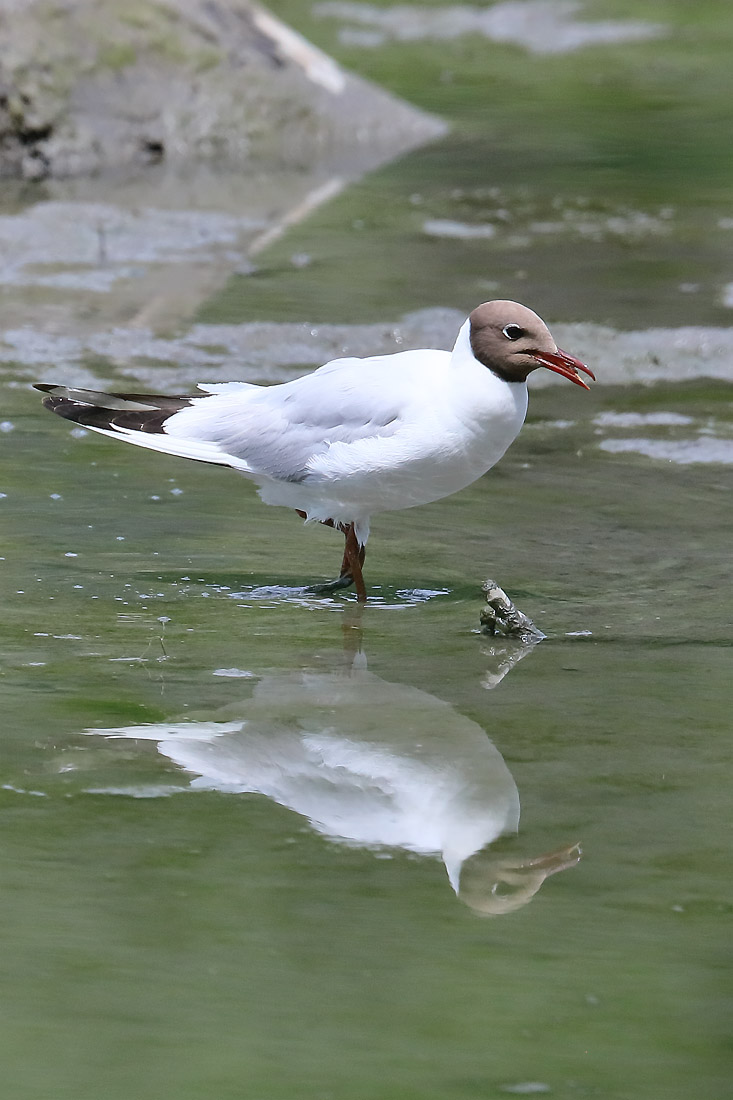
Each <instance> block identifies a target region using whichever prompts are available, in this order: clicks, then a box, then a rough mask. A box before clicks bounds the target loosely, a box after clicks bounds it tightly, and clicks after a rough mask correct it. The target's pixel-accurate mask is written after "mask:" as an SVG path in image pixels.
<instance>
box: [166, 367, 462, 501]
mask: <svg viewBox="0 0 733 1100" xmlns="http://www.w3.org/2000/svg"><path fill="white" fill-rule="evenodd" d="M435 357H437V360H436V359H435ZM449 358H450V355H449V353H448V352H435V351H427V352H426V351H422V352H417V351H415V352H401V353H398V354H397V355H385V356H375V357H373V358H370V359H337V360H334V361H333V362H331V363H327V364H326V365H325V366H323V367H321V368H319V370H317V371H314V372H313V374H308V375H304V376H302V377H301V378H296V379H294V380H293V381H292V382H286V383H283V384H282V385H278V386H270V387H258V388H256V389H251V390H243V389H233V390H231V391H230V390H229V388H228V387H226V386H223V387H221V388H219V389H218V392H217V393H215V394H212V395H211V396H210V397H205V398H200V399H196V398H194V399H193V400H192V402H191V404H190V406H188V407H186V408H183V409H181V410H180V411H179V412H177V413H175V415H174V416H172V417H171V418H170V419H169V420H168V421H167V423H166V425H165V432H166V436H167V437H168V438H170V439H171V440H172V441H174V440H175V441H178V440H184V439H186V440H190V441H192V442H193V441H200V442H201V443H205V444H206V445H207V446H210V445H212V444H213V445H214V446H215V447H216V448H217V449H218V450H219V451H220V452H221V453H222V454H225V455H227V456H229V459H230V464H231V465H232V466H235V467H236V468H238V469H240V470H242V471H243V472H250V473H253V474H262V475H264V476H266V477H269V478H275V479H277V480H281V481H302V480H303V479H304V478H306V477H307V475H308V472H309V467H310V465H311V464H312V463H313V462H314V460H316V459H317V458H318V456H320V455H324V454H326V453H327V452H328V451H329V449H330V448H331V447H333V446H334V445H336V444H340V445H344V444H346V445H348V444H354V443H358V442H360V441H362V440H366V439H374V440H377V439H379V438H383V439H385V438H390V437H392V436H394V435H396V434H397V433H399V432H400V431H401V430H402V429H404V427H405V425H406V424H407V423H408V422H409V420H410V416H411V412H412V410H413V409H415V408H416V407H417V406H419V405H420V404H421V402H422V401H424V388H425V381H426V379H425V375H426V374H428V373H430V367H433V368H435V367H436V366H441V367H444V366H445V363H446V362H447V360H449ZM428 360H430V362H428Z"/></svg>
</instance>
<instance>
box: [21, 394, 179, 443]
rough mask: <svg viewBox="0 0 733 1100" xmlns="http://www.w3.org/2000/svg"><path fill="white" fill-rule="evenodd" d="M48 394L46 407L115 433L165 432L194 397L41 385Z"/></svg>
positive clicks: (97, 428) (68, 418)
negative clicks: (109, 391) (176, 414)
mask: <svg viewBox="0 0 733 1100" xmlns="http://www.w3.org/2000/svg"><path fill="white" fill-rule="evenodd" d="M34 388H35V389H37V390H40V391H41V392H42V393H45V394H46V396H45V397H44V399H43V404H44V406H45V408H47V409H50V410H51V412H55V413H56V415H57V416H63V418H64V419H65V420H73V421H74V423H75V424H83V425H84V427H85V428H95V429H96V430H97V431H99V430H105V431H107V432H111V433H115V432H118V431H120V430H127V431H134V432H155V433H162V432H163V431H164V427H163V426H164V424H165V422H166V420H167V419H168V417H169V416H171V415H172V414H173V413H175V412H179V411H180V410H181V409H185V408H186V407H187V406H188V405H190V404H191V398H190V397H166V396H164V395H162V394H152V393H102V392H101V391H100V390H82V389H72V388H71V387H68V386H49V385H46V384H44V383H37V384H36V386H35V387H34Z"/></svg>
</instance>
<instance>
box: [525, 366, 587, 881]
mask: <svg viewBox="0 0 733 1100" xmlns="http://www.w3.org/2000/svg"><path fill="white" fill-rule="evenodd" d="M581 385H585V383H581ZM587 388H588V387H587V386H586V389H587ZM582 854H583V849H582V848H581V847H580V845H579V844H569V845H568V847H567V848H559V849H558V850H557V851H556V852H545V854H544V855H543V856H537V858H536V859H528V860H527V861H526V862H525V863H523V864H522V868H523V869H527V870H529V869H530V868H531V869H532V870H533V871H544V873H545V874H544V877H545V878H547V876H548V875H554V874H556V873H557V872H558V871H565V870H567V868H568V867H574V866H575V864H576V863H578V862H579V860H580V857H581V856H582Z"/></svg>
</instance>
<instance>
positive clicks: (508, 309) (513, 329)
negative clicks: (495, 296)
mask: <svg viewBox="0 0 733 1100" xmlns="http://www.w3.org/2000/svg"><path fill="white" fill-rule="evenodd" d="M468 319H469V322H470V339H471V350H472V351H473V354H474V356H475V358H476V359H477V360H478V361H479V363H482V364H483V366H485V367H488V368H489V370H491V371H493V372H494V374H498V376H499V378H503V379H504V381H505V382H526V380H527V376H528V375H529V374H530V373H531V372H532V371H533V370H536V369H537V368H538V367H547V369H548V370H551V371H554V372H555V374H561V375H562V376H563V378H569V379H570V381H571V382H575V384H576V386H582V387H583V388H584V389H586V390H587V389H588V388H589V387H588V386H587V385H586V383H585V382H584V381H583V379H582V378H581V377H580V374H579V373H578V371H582V372H583V373H584V374H587V375H588V376H589V377H590V378H592V379H593V381H594V382H595V375H594V374H593V371H592V370H590V369H589V368H588V367H586V365H585V363H581V361H580V359H576V358H575V356H574V355H568V354H567V353H566V352H564V351H560V349H559V348H558V346H557V344H556V343H555V341H554V340H553V339H552V335H551V333H550V330H549V329H548V327H547V325H546V324H545V322H544V321H543V320H542V318H541V317H538V316H537V314H536V313H534V312H533V311H532V310H531V309H527V307H526V306H523V305H520V304H519V302H508V301H500V300H497V301H495V302H484V303H483V305H480V306H477V307H476V309H474V311H473V313H471V315H470V317H469V318H468Z"/></svg>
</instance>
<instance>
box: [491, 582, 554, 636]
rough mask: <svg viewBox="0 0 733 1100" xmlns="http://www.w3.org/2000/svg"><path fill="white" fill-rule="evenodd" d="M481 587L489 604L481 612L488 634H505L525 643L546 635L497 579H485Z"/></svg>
mask: <svg viewBox="0 0 733 1100" xmlns="http://www.w3.org/2000/svg"><path fill="white" fill-rule="evenodd" d="M481 589H482V591H483V592H484V593H485V595H486V603H487V606H486V607H485V608H484V609H483V611H482V612H481V615H480V621H481V628H482V630H483V631H484V632H485V633H486V634H491V635H495V634H504V635H506V636H507V637H509V638H517V639H518V640H519V641H521V642H524V643H525V644H530V643H534V642H537V641H541V640H542V638H544V637H545V635H544V634H543V633H542V631H541V630H540V629H539V627H536V626H535V624H534V623H533V622H532V620H531V619H530V618H528V617H527V616H526V615H525V614H523V612H521V611H520V610H519V608H517V607H515V606H514V604H513V603H512V601H511V600H510V599H509V597H508V596H507V594H506V592H505V591H504V589H503V588H500V587H499V585H498V584H497V583H496V581H492V580H486V581H484V583H483V584H482V586H481Z"/></svg>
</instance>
